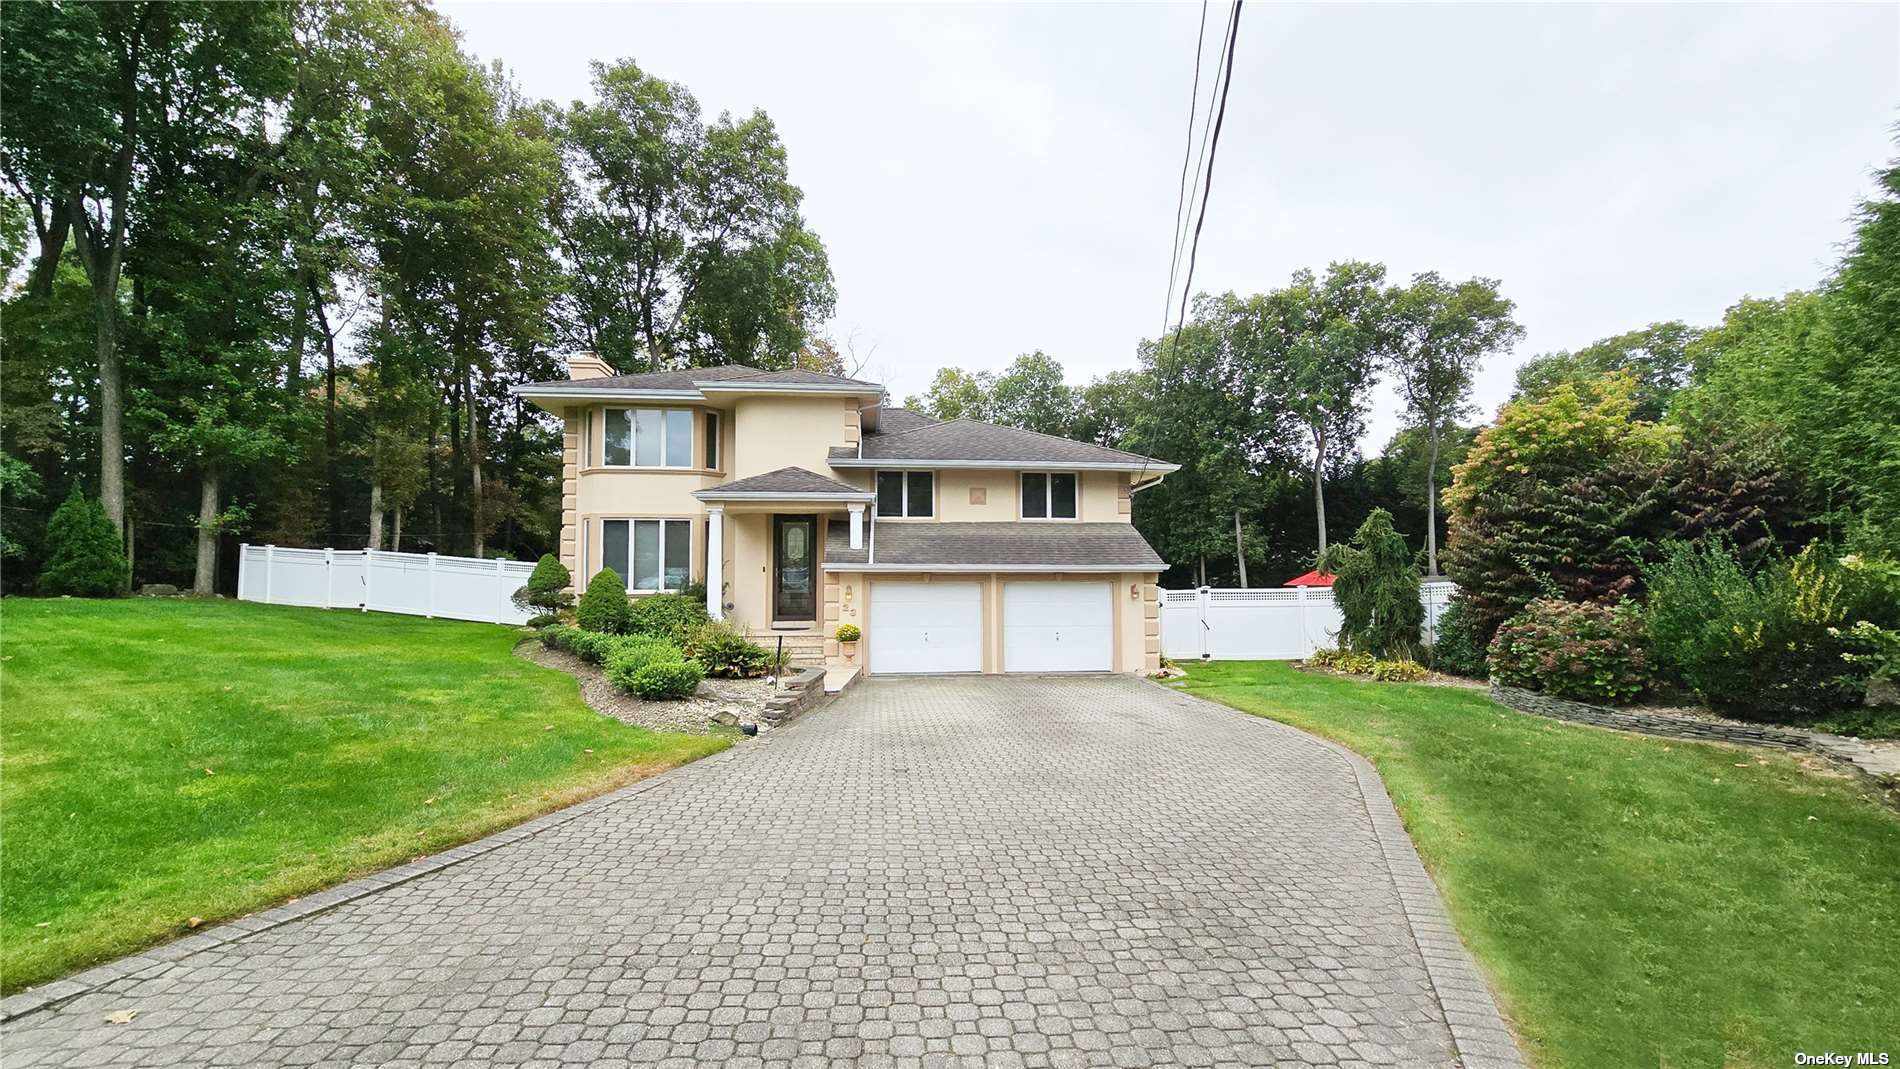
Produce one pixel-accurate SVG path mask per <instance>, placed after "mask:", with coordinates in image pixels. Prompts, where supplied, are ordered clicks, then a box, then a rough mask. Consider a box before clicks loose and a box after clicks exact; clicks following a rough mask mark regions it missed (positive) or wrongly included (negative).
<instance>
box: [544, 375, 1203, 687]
mask: <svg viewBox="0 0 1900 1069" xmlns="http://www.w3.org/2000/svg"><path fill="white" fill-rule="evenodd" d="M569 372H570V375H571V377H570V378H569V379H567V380H563V381H558V382H537V383H530V384H527V385H524V386H519V387H516V388H515V393H516V394H518V395H519V396H521V397H523V398H525V399H527V400H528V401H531V402H533V403H534V404H535V405H537V406H539V407H541V408H543V409H545V410H547V411H549V412H552V413H554V414H555V415H558V416H560V417H561V418H562V419H563V420H565V422H566V461H565V465H564V473H563V484H564V485H563V492H562V500H563V505H562V508H563V515H562V527H561V557H562V561H563V563H565V564H566V565H567V566H568V568H569V569H570V570H571V571H572V572H573V573H574V576H575V584H576V586H585V585H586V583H587V580H588V579H589V578H591V577H592V576H593V575H594V574H595V573H597V572H598V571H600V570H601V569H602V568H603V567H611V568H613V569H614V571H615V572H616V573H618V574H619V575H621V576H623V577H624V578H625V579H626V581H627V588H628V595H629V596H631V597H636V598H637V597H640V596H642V595H645V594H648V593H651V592H655V591H663V590H678V589H680V588H682V587H684V586H686V585H688V584H689V583H691V582H694V581H704V583H705V585H706V602H707V605H706V608H707V611H708V612H710V613H711V614H712V615H713V616H715V617H719V618H724V619H726V620H729V621H731V622H733V623H734V624H736V625H738V626H741V627H743V628H745V629H746V630H747V631H749V632H751V633H752V635H753V636H754V637H755V638H756V639H757V640H759V641H761V642H764V643H767V644H774V643H776V642H777V641H778V640H779V639H780V638H782V639H783V640H784V642H785V644H786V646H787V647H788V648H789V649H791V650H792V651H793V652H794V654H795V656H797V658H798V659H799V660H801V661H804V662H806V663H824V664H825V665H827V666H828V667H830V668H835V669H838V670H840V673H842V674H846V675H848V674H849V673H850V671H851V670H852V669H860V670H862V671H864V672H869V673H900V672H901V673H910V672H988V673H1000V672H1054V671H1077V672H1081V671H1099V672H1137V671H1143V670H1152V669H1155V668H1157V667H1158V666H1159V657H1160V652H1159V651H1160V645H1159V615H1158V604H1157V600H1156V599H1157V593H1156V588H1155V579H1156V576H1157V574H1158V573H1159V572H1160V571H1161V569H1162V568H1164V567H1165V565H1164V564H1163V562H1162V561H1161V559H1160V558H1159V557H1158V556H1156V554H1155V552H1154V550H1153V549H1152V548H1150V547H1149V545H1148V543H1147V542H1146V541H1145V540H1143V539H1142V537H1141V535H1140V534H1139V533H1137V532H1136V531H1135V528H1134V526H1133V525H1132V524H1131V522H1130V513H1131V509H1132V504H1133V502H1132V498H1133V496H1134V495H1135V494H1136V493H1138V492H1140V491H1141V490H1142V489H1144V488H1146V487H1149V486H1152V485H1154V484H1155V483H1157V482H1159V481H1160V480H1161V479H1162V477H1163V476H1165V475H1166V474H1167V473H1169V472H1171V471H1174V470H1176V466H1175V465H1173V464H1167V463H1163V462H1161V461H1158V460H1154V459H1151V458H1149V457H1143V456H1137V455H1135V454H1133V453H1127V452H1123V451H1121V450H1117V449H1106V448H1103V447H1101V446H1096V445H1091V444H1088V443H1085V442H1076V441H1070V440H1068V439H1064V438H1055V437H1051V436H1049V435H1044V434H1036V433H1033V432H1029V431H1021V430H1015V429H1012V428H1007V427H999V426H995V425H992V424H987V423H981V422H977V421H974V420H965V419H959V420H950V421H944V422H939V421H937V420H933V419H930V418H928V417H926V416H923V415H921V414H918V413H916V412H911V411H908V410H905V409H902V408H896V407H892V406H890V405H887V404H886V403H885V400H884V389H883V387H881V386H879V385H877V384H876V383H871V382H863V381H859V380H856V379H850V378H844V377H841V376H837V375H826V374H819V373H814V372H806V371H761V370H758V369H756V368H749V367H739V366H727V367H711V368H690V369H686V370H682V371H662V372H654V373H649V374H639V375H616V374H614V372H613V369H612V368H610V367H608V366H607V365H606V364H604V363H602V362H601V361H600V360H598V359H597V358H594V357H592V356H580V357H575V358H572V359H570V361H569ZM842 624H855V625H857V627H859V628H860V629H861V631H862V633H863V639H862V640H861V641H860V642H859V643H858V644H857V648H856V649H855V650H852V649H851V648H849V647H847V646H843V645H841V644H840V643H839V642H838V641H837V639H836V637H835V636H836V633H837V629H838V627H839V626H840V625H842Z"/></svg>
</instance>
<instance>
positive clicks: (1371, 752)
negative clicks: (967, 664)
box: [1181, 662, 1900, 1069]
mask: <svg viewBox="0 0 1900 1069" xmlns="http://www.w3.org/2000/svg"><path fill="white" fill-rule="evenodd" d="M1187 671H1188V678H1187V680H1186V681H1185V683H1184V684H1182V685H1181V689H1183V690H1186V691H1187V692H1189V693H1192V694H1196V695H1199V696H1201V697H1203V698H1210V699H1213V700H1214V701H1218V702H1222V703H1225V704H1227V705H1231V706H1233V707H1234V708H1236V709H1240V710H1242V711H1244V712H1248V713H1252V714H1254V715H1257V716H1263V717H1269V718H1271V719H1274V720H1279V721H1283V722H1285V723H1288V724H1292V725H1294V726H1295V727H1299V728H1303V729H1305V730H1307V731H1311V732H1313V733H1315V734H1318V735H1323V736H1325V737H1327V738H1330V739H1333V740H1336V741H1338V742H1341V743H1344V744H1345V745H1347V746H1349V747H1351V748H1352V749H1354V750H1356V751H1358V752H1359V753H1361V754H1363V755H1364V756H1365V757H1366V758H1368V759H1369V760H1371V761H1372V763H1373V764H1374V765H1375V766H1377V767H1378V770H1379V773H1380V775H1381V776H1382V777H1383V778H1384V780H1385V784H1386V787H1387V789H1388V790H1389V791H1390V792H1391V795H1392V799H1393V802H1394V803H1395V804H1396V805H1397V807H1398V810H1399V813H1400V814H1401V816H1402V817H1403V818H1404V820H1405V825H1406V828H1407V830H1408V831H1410V832H1411V835H1412V839H1413V841H1414V842H1416V843H1417V844H1418V848H1419V852H1420V853H1421V854H1422V855H1423V856H1424V858H1425V862H1426V864H1427V866H1428V867H1430V869H1431V871H1432V874H1433V876H1434V877H1435V878H1436V879H1437V881H1438V885H1439V888H1440V889H1441V890H1442V891H1443V893H1444V896H1445V898H1446V900H1447V903H1448V904H1449V906H1450V909H1451V913H1452V916H1453V919H1454V921H1455V922H1456V923H1457V926H1458V930H1459V932H1460V933H1461V934H1462V935H1463V936H1464V938H1465V941H1466V944H1467V945H1468V946H1470V947H1471V949H1472V951H1473V952H1474V953H1475V954H1476V956H1477V958H1478V959H1479V961H1480V962H1481V963H1482V964H1483V966H1484V968H1485V970H1486V972H1487V973H1488V974H1489V976H1490V977H1491V979H1492V981H1493V983H1494V985H1495V986H1496V988H1497V989H1498V993H1499V996H1500V1001H1501V1003H1502V1006H1503V1008H1504V1010H1505V1013H1506V1015H1507V1016H1508V1017H1509V1018H1510V1019H1511V1021H1512V1023H1513V1024H1514V1025H1515V1026H1516V1028H1517V1029H1518V1033H1519V1035H1520V1036H1521V1037H1522V1039H1523V1040H1524V1041H1525V1046H1526V1048H1527V1054H1529V1056H1530V1057H1531V1058H1532V1060H1533V1061H1534V1062H1536V1063H1537V1064H1540V1065H1544V1066H1591V1067H1596V1066H1602V1067H1615V1069H1623V1067H1627V1066H1651V1067H1664V1069H1673V1067H1688V1066H1785V1065H1792V1064H1794V1056H1795V1054H1796V1052H1800V1051H1806V1052H1819V1051H1830V1050H1831V1051H1862V1050H1887V1051H1894V1053H1896V1054H1900V1050H1895V1042H1896V1039H1897V1038H1900V1030H1897V1029H1896V1026H1897V1025H1900V814H1895V813H1894V812H1893V811H1891V810H1889V809H1887V808H1885V807H1884V806H1883V805H1882V804H1881V803H1880V802H1879V801H1878V800H1877V799H1876V798H1875V797H1874V795H1873V794H1872V792H1870V791H1869V790H1867V789H1865V788H1863V787H1862V786H1860V785H1859V784H1857V783H1855V782H1853V781H1851V780H1847V779H1843V778H1839V777H1834V776H1829V775H1823V774H1816V773H1815V772H1812V771H1808V770H1805V769H1803V768H1802V767H1801V765H1799V764H1798V763H1797V761H1796V760H1795V759H1794V758H1792V757H1788V756H1783V755H1780V754H1776V753H1771V752H1768V751H1757V750H1741V749H1736V748H1731V747H1721V746H1705V745H1696V744H1692V743H1686V742H1676V741H1670V740H1658V739H1651V738H1645V737H1641V736H1634V735H1625V734H1619V733H1614V732H1609V731H1602V730H1597V729H1593V728H1586V727H1579V726H1575V725H1569V724H1561V723H1557V722H1554V721H1550V720H1545V719H1542V718H1540V717H1533V716H1527V715H1525V714H1522V713H1517V712H1513V711H1511V710H1508V709H1505V708H1503V707H1501V706H1498V705H1496V704H1494V703H1492V702H1491V701H1490V700H1488V699H1487V698H1486V697H1485V695H1484V693H1483V692H1482V691H1475V690H1465V689H1458V688H1449V687H1431V686H1422V685H1407V684H1382V683H1361V682H1357V681H1354V680H1349V679H1343V678H1339V677H1332V676H1324V675H1317V674H1310V673H1304V672H1299V671H1296V670H1295V669H1293V668H1292V667H1291V666H1290V665H1288V664H1284V663H1275V662H1230V663H1215V664H1207V665H1192V666H1189V667H1188V669H1187Z"/></svg>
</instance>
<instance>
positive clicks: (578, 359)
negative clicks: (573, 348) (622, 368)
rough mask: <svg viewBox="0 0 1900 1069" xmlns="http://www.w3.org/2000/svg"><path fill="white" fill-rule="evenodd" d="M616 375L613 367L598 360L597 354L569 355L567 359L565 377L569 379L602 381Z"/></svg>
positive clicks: (598, 355)
mask: <svg viewBox="0 0 1900 1069" xmlns="http://www.w3.org/2000/svg"><path fill="white" fill-rule="evenodd" d="M614 374H617V372H615V371H614V369H613V365H611V364H609V363H607V361H605V360H602V359H601V358H600V354H599V353H570V354H568V357H567V377H568V378H570V379H604V378H606V377H607V376H609V375H614Z"/></svg>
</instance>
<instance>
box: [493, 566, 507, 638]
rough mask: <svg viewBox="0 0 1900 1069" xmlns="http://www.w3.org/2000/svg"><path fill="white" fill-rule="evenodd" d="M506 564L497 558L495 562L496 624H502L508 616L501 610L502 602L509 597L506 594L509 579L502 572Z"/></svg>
mask: <svg viewBox="0 0 1900 1069" xmlns="http://www.w3.org/2000/svg"><path fill="white" fill-rule="evenodd" d="M504 563H506V562H504V561H502V560H500V559H499V558H497V559H496V561H495V622H496V623H501V622H502V621H503V620H505V619H506V618H507V614H506V613H504V612H503V611H502V608H501V604H502V602H503V601H504V600H506V598H507V596H508V595H507V593H506V592H507V589H508V577H507V576H506V575H504V574H502V570H501V566H502V565H503V564H504Z"/></svg>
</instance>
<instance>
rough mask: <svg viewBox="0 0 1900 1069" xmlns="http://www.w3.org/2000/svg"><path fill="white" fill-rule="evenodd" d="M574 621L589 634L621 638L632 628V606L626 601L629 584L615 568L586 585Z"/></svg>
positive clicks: (600, 573)
mask: <svg viewBox="0 0 1900 1069" xmlns="http://www.w3.org/2000/svg"><path fill="white" fill-rule="evenodd" d="M574 618H575V620H576V621H577V622H579V624H580V625H581V626H582V627H584V628H586V629H587V630H589V631H598V632H601V633H602V634H608V635H622V634H625V633H626V632H627V631H628V630H630V629H631V628H632V626H633V606H632V605H631V604H630V603H628V601H627V581H626V580H624V579H622V578H620V573H618V572H616V571H614V570H613V569H612V568H602V569H601V570H600V571H598V572H596V573H594V577H593V578H592V579H590V580H588V581H587V592H586V593H584V594H582V595H581V603H580V607H579V608H578V609H576V610H574Z"/></svg>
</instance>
